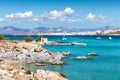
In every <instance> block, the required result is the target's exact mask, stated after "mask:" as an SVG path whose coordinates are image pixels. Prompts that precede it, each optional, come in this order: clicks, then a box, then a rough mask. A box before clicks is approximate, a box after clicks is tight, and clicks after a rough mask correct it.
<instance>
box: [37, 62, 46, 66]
mask: <svg viewBox="0 0 120 80" xmlns="http://www.w3.org/2000/svg"><path fill="white" fill-rule="evenodd" d="M35 65H36V66H45V64H40V63H35Z"/></svg>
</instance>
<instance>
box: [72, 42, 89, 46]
mask: <svg viewBox="0 0 120 80" xmlns="http://www.w3.org/2000/svg"><path fill="white" fill-rule="evenodd" d="M72 45H80V46H86V45H87V44H86V43H83V42H73V43H72Z"/></svg>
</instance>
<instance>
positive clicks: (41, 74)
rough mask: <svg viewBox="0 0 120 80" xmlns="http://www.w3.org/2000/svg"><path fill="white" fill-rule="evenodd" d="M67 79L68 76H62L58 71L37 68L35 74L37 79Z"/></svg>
mask: <svg viewBox="0 0 120 80" xmlns="http://www.w3.org/2000/svg"><path fill="white" fill-rule="evenodd" d="M43 79H45V80H67V79H66V77H64V76H62V75H61V74H60V73H58V72H52V71H44V70H37V73H36V74H35V80H43Z"/></svg>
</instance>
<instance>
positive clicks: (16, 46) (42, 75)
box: [0, 40, 66, 80]
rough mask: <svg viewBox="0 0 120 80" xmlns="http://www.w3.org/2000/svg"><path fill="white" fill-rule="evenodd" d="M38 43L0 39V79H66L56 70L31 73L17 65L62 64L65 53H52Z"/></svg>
mask: <svg viewBox="0 0 120 80" xmlns="http://www.w3.org/2000/svg"><path fill="white" fill-rule="evenodd" d="M39 44H40V42H36V41H32V42H25V41H11V40H1V41H0V80H66V77H65V76H64V75H63V74H60V73H58V72H52V71H44V70H37V71H36V73H32V72H31V71H29V69H27V68H24V67H21V65H18V63H19V62H21V63H44V64H54V65H62V64H64V62H63V61H62V58H64V57H65V56H66V54H61V53H59V54H53V53H52V52H50V51H48V50H46V49H44V48H42V47H41V46H40V45H39ZM11 64H12V65H11ZM16 65H17V66H16Z"/></svg>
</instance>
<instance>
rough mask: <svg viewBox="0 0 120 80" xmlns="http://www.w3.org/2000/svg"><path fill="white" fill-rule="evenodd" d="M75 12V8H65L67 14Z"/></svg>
mask: <svg viewBox="0 0 120 80" xmlns="http://www.w3.org/2000/svg"><path fill="white" fill-rule="evenodd" d="M73 12H74V10H72V9H71V8H66V9H65V10H64V13H65V14H67V15H71V14H72V13H73Z"/></svg>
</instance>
